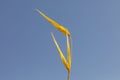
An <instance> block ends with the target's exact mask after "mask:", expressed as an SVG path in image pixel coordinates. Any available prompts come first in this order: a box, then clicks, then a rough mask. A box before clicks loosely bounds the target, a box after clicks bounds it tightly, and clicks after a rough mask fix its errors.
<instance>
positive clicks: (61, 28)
mask: <svg viewBox="0 0 120 80" xmlns="http://www.w3.org/2000/svg"><path fill="white" fill-rule="evenodd" d="M36 11H37V12H38V13H39V14H40V15H42V17H44V18H45V19H46V20H47V21H48V22H50V23H51V24H52V25H53V26H54V27H55V28H56V29H58V30H59V31H60V32H61V33H63V34H65V35H68V36H70V32H69V31H68V29H67V28H65V27H63V26H62V25H60V24H58V23H57V22H55V21H54V20H52V19H51V18H49V17H48V16H46V15H45V14H44V13H42V12H41V11H40V10H38V9H36Z"/></svg>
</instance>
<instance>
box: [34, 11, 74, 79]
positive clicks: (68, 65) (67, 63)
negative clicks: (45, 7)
mask: <svg viewBox="0 0 120 80" xmlns="http://www.w3.org/2000/svg"><path fill="white" fill-rule="evenodd" d="M36 11H37V12H38V13H39V14H40V15H41V16H42V17H43V18H44V19H46V20H47V21H48V22H50V23H51V24H52V25H53V26H54V27H55V28H56V29H57V30H58V31H60V32H61V33H63V34H64V35H66V41H67V59H66V58H65V57H64V55H63V53H62V51H61V49H60V47H59V45H58V43H57V41H56V39H55V37H54V35H53V33H51V35H52V39H53V41H54V44H55V46H56V48H57V50H58V53H59V55H60V58H61V61H62V63H63V65H64V66H65V68H66V69H67V71H68V80H70V71H71V61H72V57H71V35H70V32H69V30H68V29H67V28H65V27H64V26H62V25H60V24H58V23H57V22H55V21H54V20H52V19H51V18H49V17H48V16H46V15H45V14H44V13H42V12H41V11H40V10H38V9H36Z"/></svg>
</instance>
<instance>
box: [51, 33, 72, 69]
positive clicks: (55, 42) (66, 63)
mask: <svg viewBox="0 0 120 80" xmlns="http://www.w3.org/2000/svg"><path fill="white" fill-rule="evenodd" d="M51 35H52V38H53V41H54V44H55V46H56V48H57V50H58V53H59V55H60V58H61V60H62V62H63V64H64V66H65V67H66V69H67V70H68V71H70V66H69V64H68V62H67V60H66V59H65V57H64V55H63V53H62V51H61V49H60V47H59V45H58V43H57V41H56V39H55V37H54V35H53V34H52V33H51Z"/></svg>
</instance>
